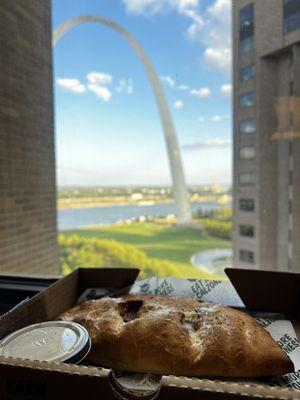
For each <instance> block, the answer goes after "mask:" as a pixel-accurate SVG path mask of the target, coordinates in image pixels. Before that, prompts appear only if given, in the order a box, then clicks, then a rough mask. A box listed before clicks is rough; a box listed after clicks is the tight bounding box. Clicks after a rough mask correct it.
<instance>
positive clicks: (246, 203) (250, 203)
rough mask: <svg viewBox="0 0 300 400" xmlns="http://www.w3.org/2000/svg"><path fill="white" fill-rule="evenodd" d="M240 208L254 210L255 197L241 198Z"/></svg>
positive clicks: (248, 210) (241, 209)
mask: <svg viewBox="0 0 300 400" xmlns="http://www.w3.org/2000/svg"><path fill="white" fill-rule="evenodd" d="M239 209H240V211H246V212H253V211H254V210H255V202H254V199H240V200H239Z"/></svg>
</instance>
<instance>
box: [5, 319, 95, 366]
mask: <svg viewBox="0 0 300 400" xmlns="http://www.w3.org/2000/svg"><path fill="white" fill-rule="evenodd" d="M90 348H91V341H90V337H89V334H88V331H87V330H86V329H85V328H84V327H83V326H81V325H79V324H77V323H75V322H68V321H51V322H43V323H40V324H34V325H30V326H27V327H25V328H23V329H20V330H18V331H16V332H13V333H11V334H10V335H8V336H7V337H6V338H4V339H3V340H2V341H1V342H0V356H4V357H14V358H25V359H29V360H37V361H52V362H68V363H78V362H79V361H81V360H82V359H83V358H84V357H85V356H86V355H87V354H88V352H89V351H90Z"/></svg>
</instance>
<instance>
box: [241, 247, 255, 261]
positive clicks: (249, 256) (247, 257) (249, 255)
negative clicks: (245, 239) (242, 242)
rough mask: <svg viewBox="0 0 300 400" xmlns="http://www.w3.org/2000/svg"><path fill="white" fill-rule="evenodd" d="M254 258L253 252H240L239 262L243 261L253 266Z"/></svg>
mask: <svg viewBox="0 0 300 400" xmlns="http://www.w3.org/2000/svg"><path fill="white" fill-rule="evenodd" d="M254 260H255V256H254V252H253V251H249V250H240V261H244V262H246V263H249V264H254Z"/></svg>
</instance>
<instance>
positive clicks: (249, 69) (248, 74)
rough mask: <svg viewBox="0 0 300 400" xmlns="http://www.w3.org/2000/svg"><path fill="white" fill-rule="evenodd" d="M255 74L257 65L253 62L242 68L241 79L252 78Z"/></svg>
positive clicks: (242, 80)
mask: <svg viewBox="0 0 300 400" xmlns="http://www.w3.org/2000/svg"><path fill="white" fill-rule="evenodd" d="M254 75H255V66H254V65H253V64H251V65H247V66H246V67H244V68H241V70H240V81H241V82H244V81H248V80H249V79H252V78H253V77H254Z"/></svg>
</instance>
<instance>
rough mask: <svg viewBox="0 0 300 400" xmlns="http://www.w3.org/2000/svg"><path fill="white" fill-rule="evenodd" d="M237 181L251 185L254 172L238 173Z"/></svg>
mask: <svg viewBox="0 0 300 400" xmlns="http://www.w3.org/2000/svg"><path fill="white" fill-rule="evenodd" d="M239 183H240V185H243V186H251V185H254V183H255V174H254V173H253V172H249V173H244V174H240V175H239Z"/></svg>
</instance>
